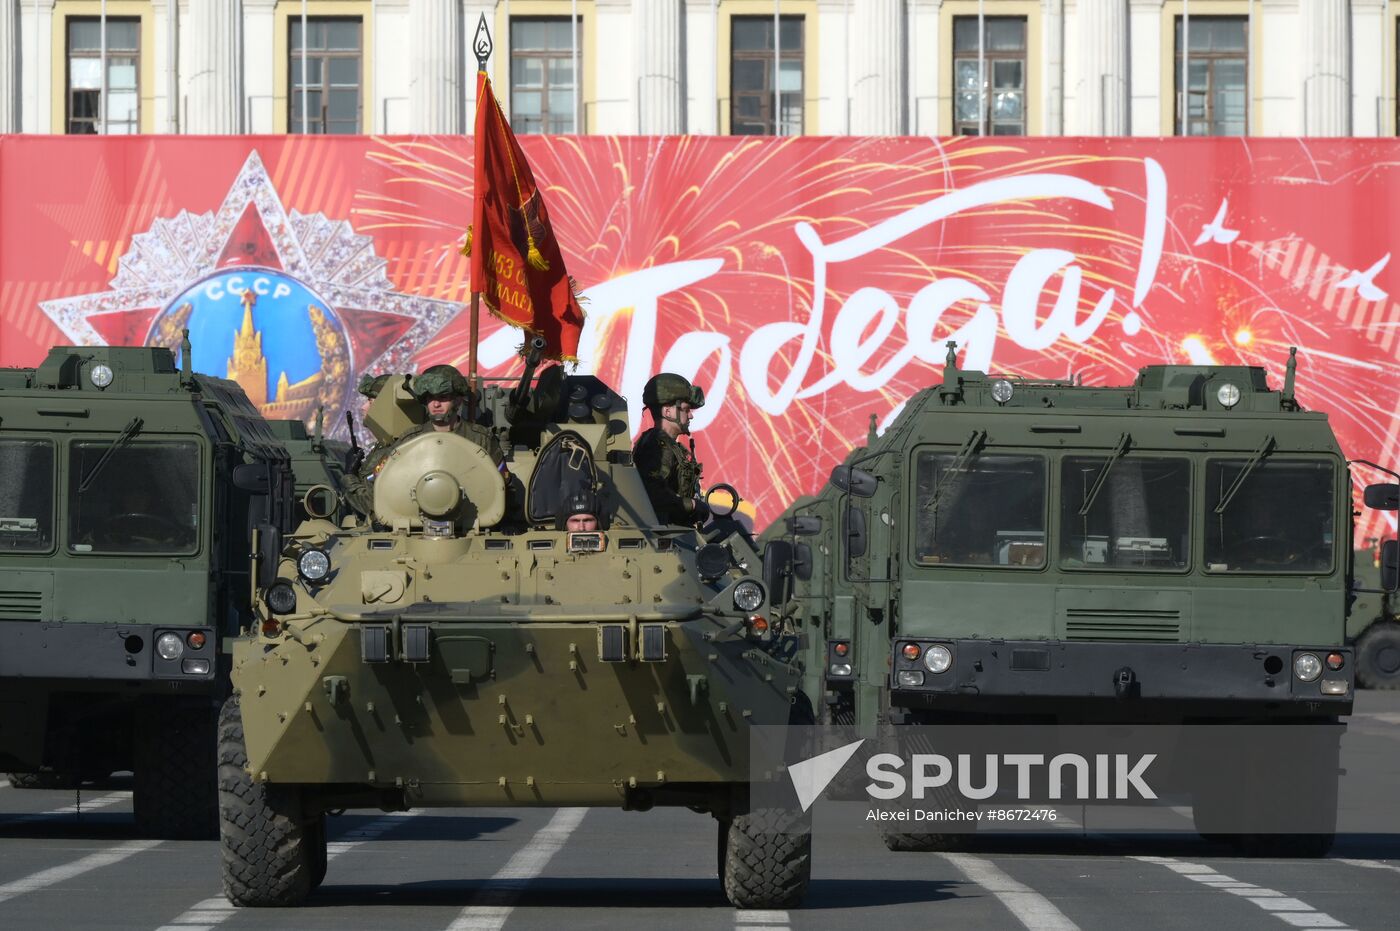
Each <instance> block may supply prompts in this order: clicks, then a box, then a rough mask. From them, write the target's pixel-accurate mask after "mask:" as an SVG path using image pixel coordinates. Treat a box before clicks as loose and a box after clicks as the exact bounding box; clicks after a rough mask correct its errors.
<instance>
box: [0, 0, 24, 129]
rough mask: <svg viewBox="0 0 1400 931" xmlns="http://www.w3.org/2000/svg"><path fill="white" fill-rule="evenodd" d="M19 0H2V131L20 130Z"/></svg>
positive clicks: (0, 64) (0, 78)
mask: <svg viewBox="0 0 1400 931" xmlns="http://www.w3.org/2000/svg"><path fill="white" fill-rule="evenodd" d="M19 39H20V37H19V0H0V49H3V50H4V57H3V58H0V133H13V132H18V131H19V88H20V80H19V62H20V56H19V55H18V54H16V53H17V52H18V51H19V46H20V42H19Z"/></svg>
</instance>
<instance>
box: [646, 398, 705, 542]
mask: <svg viewBox="0 0 1400 931" xmlns="http://www.w3.org/2000/svg"><path fill="white" fill-rule="evenodd" d="M704 403H705V392H704V391H702V390H700V388H698V387H695V386H692V385H691V384H690V382H688V381H686V380H685V379H684V378H682V377H681V376H679V375H676V374H674V373H672V372H662V373H661V374H659V375H656V376H654V377H653V378H652V379H651V380H650V381H648V382H647V383H646V387H645V388H643V389H642V405H643V406H644V407H646V409H647V410H649V411H651V416H652V420H653V421H654V422H655V425H654V426H653V427H652V428H651V429H650V430H648V431H646V432H645V433H643V434H642V435H641V436H640V437H638V438H637V444H636V445H635V446H633V447H632V459H633V461H634V462H635V463H636V465H637V470H638V471H639V472H641V474H642V481H643V482H644V483H645V485H646V489H647V495H648V496H649V497H650V498H651V503H652V506H653V507H654V508H656V516H657V517H659V518H660V519H661V520H663V521H665V522H666V523H668V524H693V525H695V526H699V525H700V524H703V523H704V522H705V520H706V519H707V518H708V517H709V516H710V509H709V507H708V506H707V505H706V504H705V501H704V499H702V498H701V497H700V473H701V467H700V463H699V462H697V461H696V459H695V448H694V442H693V441H692V443H691V447H690V448H689V449H687V448H686V447H685V446H682V445H681V443H680V440H679V437H681V436H688V435H689V434H690V418H691V414H692V412H693V411H695V410H696V409H697V408H699V407H702V406H703V405H704Z"/></svg>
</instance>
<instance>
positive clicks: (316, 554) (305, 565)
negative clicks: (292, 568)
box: [297, 547, 331, 582]
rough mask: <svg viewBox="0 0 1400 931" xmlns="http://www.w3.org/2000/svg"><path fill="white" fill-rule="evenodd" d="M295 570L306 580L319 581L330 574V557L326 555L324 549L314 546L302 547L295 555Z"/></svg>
mask: <svg viewBox="0 0 1400 931" xmlns="http://www.w3.org/2000/svg"><path fill="white" fill-rule="evenodd" d="M297 572H300V573H301V577H302V578H303V579H305V580H306V581H308V582H320V581H322V580H323V579H325V577H326V576H328V575H330V572H331V558H330V556H328V555H326V551H325V550H318V549H316V548H315V547H310V548H308V549H304V550H302V551H301V555H300V556H298V557H297Z"/></svg>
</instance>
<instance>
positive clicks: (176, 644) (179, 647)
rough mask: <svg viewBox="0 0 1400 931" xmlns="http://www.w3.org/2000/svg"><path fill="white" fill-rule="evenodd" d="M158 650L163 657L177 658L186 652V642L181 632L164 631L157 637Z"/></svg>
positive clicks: (166, 658) (168, 658) (167, 658)
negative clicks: (181, 637) (182, 638)
mask: <svg viewBox="0 0 1400 931" xmlns="http://www.w3.org/2000/svg"><path fill="white" fill-rule="evenodd" d="M156 652H157V653H159V654H160V658H161V659H165V660H177V659H179V658H180V656H181V655H182V654H183V653H184V652H185V644H184V641H182V640H181V639H180V635H179V634H172V633H164V634H161V635H160V636H159V637H157V638H156Z"/></svg>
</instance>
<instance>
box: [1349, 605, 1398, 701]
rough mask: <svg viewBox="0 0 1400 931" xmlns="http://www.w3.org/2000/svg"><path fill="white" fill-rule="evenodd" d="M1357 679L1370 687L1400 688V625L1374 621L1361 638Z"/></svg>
mask: <svg viewBox="0 0 1400 931" xmlns="http://www.w3.org/2000/svg"><path fill="white" fill-rule="evenodd" d="M1356 681H1357V684H1359V685H1360V686H1361V687H1362V688H1367V689H1400V624H1396V623H1394V622H1393V621H1381V622H1379V623H1376V624H1372V625H1371V626H1370V627H1368V628H1366V631H1365V633H1363V634H1362V635H1361V636H1360V638H1358V639H1357V641H1356Z"/></svg>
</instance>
